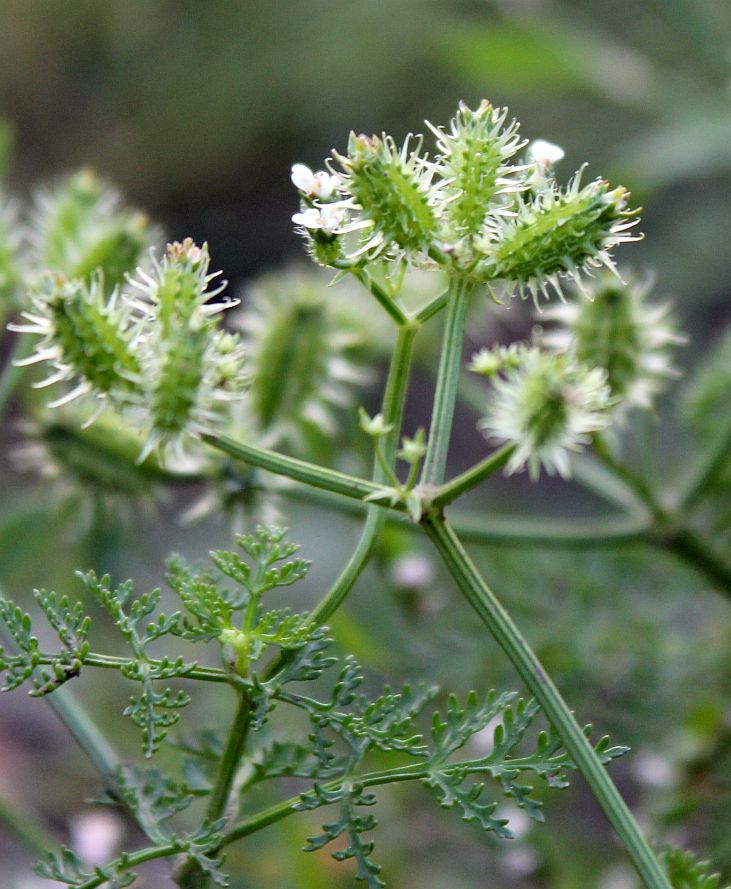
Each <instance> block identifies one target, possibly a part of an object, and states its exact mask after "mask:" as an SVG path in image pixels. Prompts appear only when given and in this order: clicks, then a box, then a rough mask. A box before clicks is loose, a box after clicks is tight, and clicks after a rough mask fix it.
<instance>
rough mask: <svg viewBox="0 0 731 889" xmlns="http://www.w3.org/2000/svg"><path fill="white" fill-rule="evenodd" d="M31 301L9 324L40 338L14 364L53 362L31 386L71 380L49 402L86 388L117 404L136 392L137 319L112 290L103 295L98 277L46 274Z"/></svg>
mask: <svg viewBox="0 0 731 889" xmlns="http://www.w3.org/2000/svg"><path fill="white" fill-rule="evenodd" d="M32 301H33V308H34V311H33V312H23V318H25V320H26V321H28V322H29V323H28V324H11V325H9V329H10V330H14V331H16V332H18V333H31V334H36V335H38V336H40V337H41V340H40V342H39V343H38V344H37V346H36V351H35V352H34V353H33V354H32V355H31V356H30V357H29V358H26V359H23V360H22V361H18V362H17V364H18V365H27V364H34V363H37V362H39V361H49V362H50V363H51V365H52V366H53V367H54V368H55V373H52V374H51V376H50V377H48V378H47V379H45V380H43V381H42V382H40V383H36V384H35V385H36V388H43V387H45V386H50V385H53V384H54V383H60V382H75V383H76V386H75V388H73V389H72V390H70V391H67V392H66V394H64V395H63V396H61V397H60V398H58V399H56V400H55V401H53V402H51V404H50V405H49V406H50V407H57V406H59V405H62V404H66V403H68V402H69V401H72V400H73V399H74V398H76V397H79V396H82V395H86V394H94V395H96V396H98V397H101V398H107V397H108V398H110V399H111V400H112V401H114V402H115V403H116V404H117V405H118V406H124V405H127V404H129V403H130V402H132V401H136V400H137V399H138V398H139V396H140V395H141V393H142V375H141V371H142V368H141V364H140V361H139V357H138V354H137V346H138V345H139V325H138V324H137V323H136V322H135V320H134V319H133V317H132V314H131V312H130V309H129V307H128V306H127V304H126V303H125V301H124V300H123V299H122V298H121V297H120V294H119V292H118V291H114V293H112V295H111V296H109V297H108V296H107V295H106V294H105V291H104V287H103V284H102V282H101V280H100V279H98V278H94V279H93V280H92V281H91V283H89V284H85V283H84V282H83V281H80V280H76V281H66V280H65V279H63V278H60V277H52V276H50V275H49V276H47V277H46V278H45V279H44V281H43V283H42V289H41V291H40V292H38V293H36V294H34V295H33V296H32Z"/></svg>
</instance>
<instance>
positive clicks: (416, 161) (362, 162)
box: [333, 133, 437, 258]
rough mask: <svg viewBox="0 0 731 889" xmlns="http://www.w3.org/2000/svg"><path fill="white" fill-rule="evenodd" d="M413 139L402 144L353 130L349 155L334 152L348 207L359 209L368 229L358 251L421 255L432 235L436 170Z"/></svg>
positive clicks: (434, 230) (358, 223)
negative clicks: (420, 152)
mask: <svg viewBox="0 0 731 889" xmlns="http://www.w3.org/2000/svg"><path fill="white" fill-rule="evenodd" d="M409 143H410V139H409V138H407V139H406V141H405V142H404V144H403V146H402V147H401V148H398V147H397V145H396V143H395V142H394V140H393V139H392V138H391V136H387V135H385V134H384V135H383V136H381V137H379V136H364V135H360V136H356V135H355V133H351V134H350V139H349V141H348V154H347V156H343V155H340V154H337V153H336V152H333V154H334V157H335V159H336V160H337V161H338V162H339V163H340V165H341V167H342V169H343V173H342V174H341V181H342V187H343V190H344V191H347V192H349V193H350V195H351V197H352V200H351V201H350V203H349V204H348V205H347V206H349V207H351V208H353V209H354V210H356V211H358V213H357V215H358V217H359V220H358V222H357V223H356V225H357V226H360V227H362V228H366V229H368V231H367V234H366V241H365V243H364V244H363V245H362V246H361V248H360V249H359V250H358V251H356V255H361V254H366V255H367V256H369V257H370V258H373V257H375V256H378V255H379V254H380V253H382V252H384V251H386V252H387V253H391V254H396V255H400V254H407V255H413V254H423V253H426V251H427V250H428V249H429V247H430V245H431V243H432V241H433V239H434V236H435V234H436V232H437V219H436V215H435V211H434V208H433V206H432V202H433V194H432V190H431V189H430V183H431V178H432V171H431V170H430V169H429V168H428V167H427V166H426V165H425V164H424V162H423V158H422V157H421V156H420V154H419V151H420V149H421V140H417V141H416V146H415V148H414V149H413V150H411V149H410V147H409Z"/></svg>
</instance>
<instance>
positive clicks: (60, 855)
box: [33, 846, 136, 889]
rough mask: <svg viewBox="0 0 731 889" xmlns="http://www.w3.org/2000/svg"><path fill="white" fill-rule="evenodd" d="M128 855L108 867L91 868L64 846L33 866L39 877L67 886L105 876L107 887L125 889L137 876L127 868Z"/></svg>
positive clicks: (79, 884) (78, 884) (107, 888)
mask: <svg viewBox="0 0 731 889" xmlns="http://www.w3.org/2000/svg"><path fill="white" fill-rule="evenodd" d="M126 861H127V856H126V855H123V856H121V857H120V858H118V859H117V860H116V861H115V862H114V863H113V864H111V865H108V866H107V867H103V868H102V867H95V868H92V869H91V870H89V869H88V868H87V865H85V864H84V862H83V861H82V860H81V859H80V858H79V857H78V856H77V855H76V853H75V852H74V851H73V850H71V849H69V848H67V847H66V846H62V847H61V850H60V852H47V853H46V855H45V857H44V858H43V859H42V860H41V861H39V862H38V864H36V866H35V867H34V868H33V870H34V872H35V873H36V874H38V876H39V877H43V878H45V879H46V880H56V881H57V882H59V883H65V884H66V885H67V886H83V885H84V884H85V883H86V882H87V881H88V880H90V879H92V878H94V877H103V878H104V881H105V882H104V886H105V889H124V887H126V886H131V885H132V883H134V881H135V879H136V877H135V875H134V874H133V873H131V872H130V871H128V870H127V869H126Z"/></svg>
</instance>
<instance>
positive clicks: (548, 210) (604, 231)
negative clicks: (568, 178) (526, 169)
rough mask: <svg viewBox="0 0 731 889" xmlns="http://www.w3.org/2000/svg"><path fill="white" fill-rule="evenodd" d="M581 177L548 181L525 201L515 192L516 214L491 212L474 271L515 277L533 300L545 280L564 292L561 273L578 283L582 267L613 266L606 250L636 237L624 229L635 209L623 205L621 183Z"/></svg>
mask: <svg viewBox="0 0 731 889" xmlns="http://www.w3.org/2000/svg"><path fill="white" fill-rule="evenodd" d="M579 180H580V173H577V175H576V176H575V177H574V179H573V182H572V183H571V185H570V186H569V187H568V189H566V190H565V191H564V190H561V189H559V188H558V187H557V186H556V185H555V184H554V183H553V182H548V183H547V185H546V188H545V189H542V190H541V191H539V192H537V193H536V194H535V195H534V196H533V197H532V198H530V199H529V200H528V201H524V200H522V199H521V198H520V197H518V199H517V211H516V215H515V216H514V217H495V219H494V220H493V221H492V223H491V224H490V225H489V226H488V227H487V228H486V230H485V232H484V235H483V239H482V241H481V243H480V244H479V245H478V246H479V249H481V250H482V252H483V254H484V256H483V259H482V260H481V261H480V263H479V266H478V269H477V270H476V273H477V274H478V275H480V276H482V278H483V279H484V280H487V281H491V280H495V279H503V280H505V281H507V282H509V283H513V282H514V283H516V284H517V285H518V290H519V292H520V295H521V297H525V296H526V289H527V291H529V292H530V294H531V295H532V297H533V299H534V301H537V298H538V293H539V292H542V293H543V295H544V296H545V297H546V298H548V292H547V289H546V285H547V284H548V283H550V284H552V285H553V287H554V289H555V290H556V291H557V292H558V293H559V294H560V295H561V296H563V294H562V292H561V286H560V284H559V280H558V276H559V275H568V276H570V277H571V278H573V279H574V280H575V281H576V283H577V285H579V286H580V283H581V282H580V278H579V272H580V271H581V270H582V269H590V268H596V267H599V266H601V265H606V266H607V267H609V268H611V269H613V264H612V260H611V257H610V255H609V251H610V250H611V249H612V248H613V247H615V246H616V245H617V244H620V243H623V242H625V241H634V240H638V238H637V236H632V235H629V234H628V233H627V232H628V230H629V229H630V228H632V227H633V226H634V225H636V224H637V222H638V220H637V218H636V216H637V211H636V210H627V209H626V202H627V192H626V191H625V190H624V189H623V188H615V189H613V190H610V188H609V185H608V183H607V182H605V181H604V180H601V179H597V180H595V181H594V182H590V183H589V184H588V185H585V186H584V187H583V188H581V187H580V183H579Z"/></svg>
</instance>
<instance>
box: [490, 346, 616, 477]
mask: <svg viewBox="0 0 731 889" xmlns="http://www.w3.org/2000/svg"><path fill="white" fill-rule="evenodd" d="M520 359H521V360H520V362H519V364H518V365H517V366H508V369H506V370H505V371H504V372H503V375H501V376H495V377H493V397H492V401H491V403H490V404H489V407H488V413H487V416H486V417H485V418H484V419H483V420H481V421H480V423H479V428H480V429H482V430H483V431H484V432H485V433H486V434H487V435H488V436H490V437H494V438H497V439H499V440H501V441H504V442H508V443H512V444H514V445H515V450H514V452H513V454H512V456H511V458H510V460H509V462H508V464H507V466H506V472H507V473H513V472H517V471H518V470H521V469H523V467H524V466H526V464H527V466H528V469H529V472H530V476H531V478H532V479H534V480H535V479H537V478H538V475H539V472H540V467H541V465H543V467H544V468H545V470H546V472H548V474H549V475H553V474H554V473H555V472H558V473H559V475H561V476H564V477H567V476H569V475H570V470H571V466H570V462H569V455H570V453H571V452H572V451H578V450H580V449H581V448H582V446H584V445H586V444H588V443H589V441H590V436H591V434H592V433H594V432H599V431H601V430H602V429H604V428H606V426H607V425H608V424H609V420H610V409H611V407H612V399H611V397H610V392H609V386H608V385H607V381H606V374H605V372H604V370H603V369H601V368H591V367H588V366H587V365H585V364H580V363H579V362H577V361H576V360H575V359H574V358H573V357H572V356H570V355H556V354H553V353H551V352H542V351H541V350H540V349H538V348H536V347H532V348H526V349H524V350H523V351H522V353H521V356H520Z"/></svg>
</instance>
